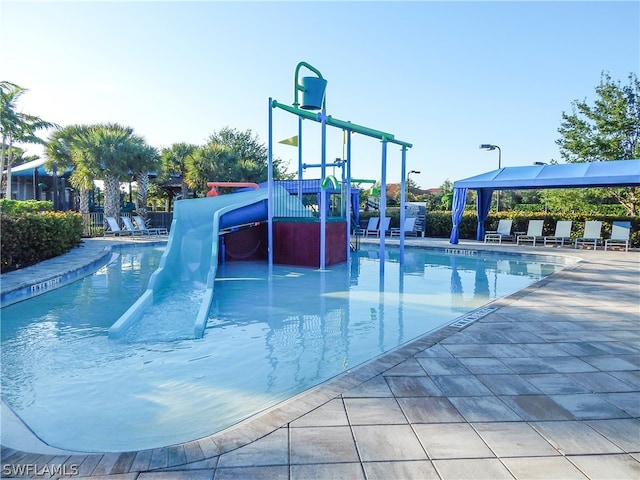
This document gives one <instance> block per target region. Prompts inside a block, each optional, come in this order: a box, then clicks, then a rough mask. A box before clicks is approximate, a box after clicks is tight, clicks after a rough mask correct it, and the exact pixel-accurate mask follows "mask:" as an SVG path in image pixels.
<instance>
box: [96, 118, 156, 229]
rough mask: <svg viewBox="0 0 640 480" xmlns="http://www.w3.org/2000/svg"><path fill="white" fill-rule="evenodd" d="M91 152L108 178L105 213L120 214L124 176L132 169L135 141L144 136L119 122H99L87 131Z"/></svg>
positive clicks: (106, 180)
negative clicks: (121, 183) (138, 134)
mask: <svg viewBox="0 0 640 480" xmlns="http://www.w3.org/2000/svg"><path fill="white" fill-rule="evenodd" d="M85 139H86V144H85V145H84V147H85V148H86V150H87V154H88V155H90V156H91V157H92V158H93V159H95V161H96V162H97V163H98V165H99V168H100V172H101V175H102V177H103V180H104V214H105V216H107V217H115V218H116V219H117V220H119V218H120V180H121V179H124V178H126V177H128V176H129V175H130V174H131V171H132V168H131V167H132V157H133V156H132V148H131V144H132V143H137V144H140V143H142V142H143V140H142V139H141V138H140V137H137V136H135V135H134V134H133V129H132V128H130V127H125V126H122V125H119V124H117V123H110V124H97V125H91V126H90V127H88V129H87V132H86V136H85Z"/></svg>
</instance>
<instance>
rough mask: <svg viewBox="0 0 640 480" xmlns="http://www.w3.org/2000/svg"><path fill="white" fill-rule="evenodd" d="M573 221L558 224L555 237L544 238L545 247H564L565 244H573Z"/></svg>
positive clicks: (560, 221)
mask: <svg viewBox="0 0 640 480" xmlns="http://www.w3.org/2000/svg"><path fill="white" fill-rule="evenodd" d="M572 223H573V222H572V221H571V220H559V221H558V222H556V231H555V233H554V234H553V235H547V236H545V237H544V239H543V241H544V246H545V247H546V246H547V244H549V245H558V244H560V246H561V247H564V244H565V243H571V225H572Z"/></svg>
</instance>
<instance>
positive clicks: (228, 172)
mask: <svg viewBox="0 0 640 480" xmlns="http://www.w3.org/2000/svg"><path fill="white" fill-rule="evenodd" d="M237 162H238V159H237V156H236V155H235V153H234V152H233V151H232V150H231V149H230V148H229V147H227V146H226V145H221V144H218V143H210V144H208V145H205V146H204V147H202V148H200V149H198V151H197V152H196V153H195V155H193V156H192V157H190V158H189V159H188V162H187V169H186V173H185V177H184V180H185V182H186V184H187V186H188V187H189V188H192V189H193V190H195V191H196V193H200V194H202V195H204V194H205V193H206V192H207V190H208V188H207V182H208V181H218V182H230V181H236V182H237V181H242V180H244V179H242V178H237V177H235V176H234V171H233V167H234V166H235V165H236V164H237Z"/></svg>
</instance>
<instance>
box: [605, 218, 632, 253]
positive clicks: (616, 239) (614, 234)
mask: <svg viewBox="0 0 640 480" xmlns="http://www.w3.org/2000/svg"><path fill="white" fill-rule="evenodd" d="M630 237H631V222H613V223H612V224H611V238H607V239H606V240H605V241H604V249H605V250H606V249H607V247H614V246H615V247H624V251H625V252H628V251H629V238H630Z"/></svg>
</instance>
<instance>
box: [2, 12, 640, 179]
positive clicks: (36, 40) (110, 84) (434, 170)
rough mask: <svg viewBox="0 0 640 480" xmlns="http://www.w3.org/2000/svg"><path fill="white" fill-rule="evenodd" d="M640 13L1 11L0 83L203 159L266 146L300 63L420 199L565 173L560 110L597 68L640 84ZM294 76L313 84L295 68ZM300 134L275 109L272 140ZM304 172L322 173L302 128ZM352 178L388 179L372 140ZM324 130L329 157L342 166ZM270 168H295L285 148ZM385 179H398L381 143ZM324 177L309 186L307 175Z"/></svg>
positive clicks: (310, 135)
mask: <svg viewBox="0 0 640 480" xmlns="http://www.w3.org/2000/svg"><path fill="white" fill-rule="evenodd" d="M639 25H640V2H637V1H633V2H630V1H628V2H614V1H606V2H575V1H572V2H552V1H547V2H503V1H495V2H456V1H447V2H337V1H336V2H302V1H300V2H267V1H263V2H205V1H200V2H152V1H141V2H123V1H122V2H117V1H116V2H92V1H84V2H55V1H48V2H40V3H36V2H29V1H10V0H9V1H7V0H4V1H3V2H2V3H1V4H0V42H1V43H0V53H1V57H0V65H1V67H0V68H1V72H2V73H1V74H0V77H1V78H0V80H7V81H11V82H13V83H17V84H18V85H20V86H22V87H25V88H27V89H29V91H28V92H27V93H26V94H25V95H24V96H23V97H22V101H21V103H20V107H21V109H22V110H23V111H24V112H25V113H29V114H33V115H38V116H40V117H42V118H43V119H45V120H48V121H52V122H55V123H58V124H60V125H63V126H64V125H69V124H73V123H79V124H89V123H97V122H118V123H121V124H124V125H128V126H131V127H133V128H134V129H135V131H136V133H137V134H139V135H141V136H143V137H144V138H145V139H146V140H147V142H148V143H150V144H151V145H153V146H155V147H158V148H161V147H163V146H169V145H171V144H172V143H177V142H190V143H195V144H203V143H204V142H205V141H206V139H207V137H208V136H209V135H210V134H211V133H212V132H214V131H218V130H220V129H221V128H223V127H225V126H230V127H233V128H237V129H239V130H243V131H244V130H247V129H250V130H252V131H253V132H254V133H255V134H257V135H258V137H259V138H260V139H261V140H262V141H263V142H264V143H265V144H266V142H267V139H268V135H267V134H268V99H269V98H270V97H271V98H274V99H276V100H278V101H279V102H281V103H287V104H291V103H292V102H293V76H294V69H295V66H296V65H297V64H298V62H300V61H305V62H308V63H310V64H311V65H313V66H314V67H316V68H317V69H319V70H320V71H321V72H322V75H323V76H324V77H325V78H326V79H327V80H328V87H327V113H328V114H330V115H332V116H333V117H335V118H338V119H341V120H349V121H352V122H354V123H357V124H360V125H364V126H367V127H370V128H374V129H378V130H382V131H385V132H389V133H392V134H394V135H395V137H396V138H398V139H400V140H403V141H407V142H410V143H412V144H413V148H411V149H410V150H409V151H408V154H407V170H412V169H413V170H420V172H421V174H420V175H416V174H414V175H412V177H411V178H412V179H413V180H415V181H416V183H417V184H418V185H420V186H421V187H423V188H431V187H437V186H439V185H441V184H442V182H443V181H444V180H446V179H448V180H451V181H455V180H458V179H462V178H466V177H469V176H473V175H477V174H480V173H482V172H485V171H488V170H491V169H494V168H497V163H498V153H497V151H492V152H486V151H481V150H479V149H478V145H479V144H481V143H493V144H497V145H499V146H500V147H501V149H502V165H503V166H517V165H530V164H531V163H533V162H534V161H543V162H548V161H550V160H551V159H555V160H558V161H561V158H560V154H559V151H558V148H557V145H556V144H555V140H556V139H557V138H558V137H559V135H558V132H557V129H558V127H559V126H560V122H561V115H562V112H563V111H567V112H569V111H571V105H572V102H573V101H575V100H583V99H587V101H593V99H594V90H595V87H596V86H597V85H598V84H599V82H600V76H601V73H602V72H603V71H605V72H608V73H609V74H610V75H611V77H612V78H613V79H614V80H616V81H618V80H619V81H621V82H622V83H623V84H628V79H627V77H628V75H629V73H631V72H634V73H636V74H638V73H639V72H640V65H639V64H640V27H639ZM303 73H308V72H306V71H305V70H304V69H303ZM296 133H297V120H296V117H294V116H292V115H291V114H288V113H285V112H283V111H282V110H276V111H274V139H275V140H276V141H277V140H280V139H284V138H287V137H291V136H293V135H295V134H296ZM303 133H304V139H305V150H304V161H305V162H306V163H317V162H319V161H320V150H319V138H320V128H319V125H318V124H316V123H314V122H310V121H305V122H304V130H303ZM352 138H353V149H352V173H353V176H354V177H356V178H371V179H374V180H380V177H381V145H380V142H379V141H377V140H375V139H372V138H369V137H365V136H361V135H354V136H353V137H352ZM342 148H343V146H342V134H341V132H340V131H337V130H334V129H329V132H328V141H327V159H328V161H333V159H335V158H337V157H341V156H342ZM274 153H275V155H276V156H278V157H280V158H282V159H284V160H285V161H289V160H290V167H289V169H290V170H291V171H295V170H296V169H297V152H296V149H295V148H293V147H288V146H284V145H278V144H276V147H275V150H274ZM388 160H389V165H388V168H387V181H388V182H395V181H399V178H400V150H399V148H398V147H397V146H394V145H390V146H389V152H388ZM318 174H319V172H318V171H317V170H316V171H307V173H305V178H312V177H317V176H318Z"/></svg>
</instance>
